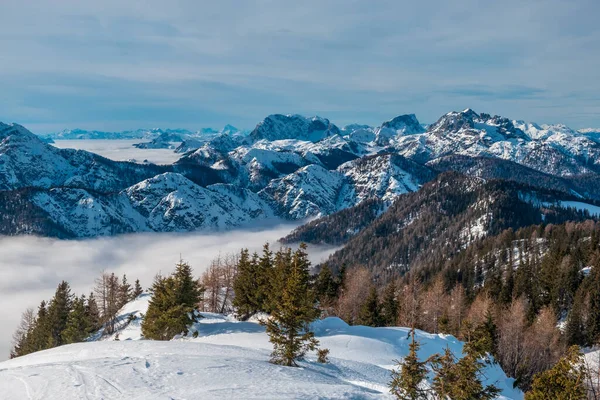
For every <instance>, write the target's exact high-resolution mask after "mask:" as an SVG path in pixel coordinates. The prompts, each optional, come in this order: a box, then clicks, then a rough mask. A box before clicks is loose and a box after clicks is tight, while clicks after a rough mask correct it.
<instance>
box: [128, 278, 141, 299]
mask: <svg viewBox="0 0 600 400" xmlns="http://www.w3.org/2000/svg"><path fill="white" fill-rule="evenodd" d="M142 293H144V289H142V285H140V280H139V279H136V280H135V284H134V286H133V291H132V292H131V297H130V300H135V299H137V298H138V296H139V295H141V294H142Z"/></svg>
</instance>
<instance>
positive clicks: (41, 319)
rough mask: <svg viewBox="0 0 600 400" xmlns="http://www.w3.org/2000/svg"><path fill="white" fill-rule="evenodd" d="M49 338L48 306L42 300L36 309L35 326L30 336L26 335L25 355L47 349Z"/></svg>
mask: <svg viewBox="0 0 600 400" xmlns="http://www.w3.org/2000/svg"><path fill="white" fill-rule="evenodd" d="M49 337H50V321H49V319H48V305H47V304H46V301H44V300H42V302H41V303H40V306H39V307H38V311H37V316H36V319H35V324H34V327H33V330H32V332H31V334H30V335H27V351H26V352H25V354H28V353H33V352H34V351H39V350H44V349H47V348H48V338H49Z"/></svg>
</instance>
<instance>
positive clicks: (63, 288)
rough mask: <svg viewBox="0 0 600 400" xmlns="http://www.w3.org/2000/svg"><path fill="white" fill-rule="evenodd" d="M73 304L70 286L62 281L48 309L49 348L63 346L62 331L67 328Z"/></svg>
mask: <svg viewBox="0 0 600 400" xmlns="http://www.w3.org/2000/svg"><path fill="white" fill-rule="evenodd" d="M72 303H73V295H72V294H71V288H70V287H69V284H68V283H67V282H65V281H62V282H61V283H60V284H59V285H58V287H57V288H56V292H55V294H54V297H53V298H52V300H51V301H50V306H49V307H48V324H49V328H50V329H49V336H48V337H47V341H48V347H56V346H60V345H62V344H63V339H62V336H61V333H62V331H63V330H64V329H65V328H66V326H67V321H68V319H69V313H70V312H71V307H72Z"/></svg>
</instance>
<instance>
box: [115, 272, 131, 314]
mask: <svg viewBox="0 0 600 400" xmlns="http://www.w3.org/2000/svg"><path fill="white" fill-rule="evenodd" d="M130 299H131V285H130V284H129V282H127V275H125V274H123V279H122V280H121V284H120V285H119V294H118V303H119V306H118V308H119V309H121V307H123V306H124V305H125V304H127V303H128V302H129V300H130Z"/></svg>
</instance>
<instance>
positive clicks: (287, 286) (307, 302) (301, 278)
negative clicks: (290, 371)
mask: <svg viewBox="0 0 600 400" xmlns="http://www.w3.org/2000/svg"><path fill="white" fill-rule="evenodd" d="M309 268H310V262H309V261H308V256H307V254H306V245H304V244H301V245H300V248H299V249H298V250H297V251H296V252H295V253H294V255H293V257H292V259H291V260H290V263H289V264H288V265H287V266H286V269H285V274H283V275H282V277H281V279H283V281H282V282H277V285H278V286H280V287H282V288H283V289H282V294H281V298H280V300H279V301H278V302H277V303H276V304H274V306H275V307H274V309H273V311H272V313H271V317H270V318H269V319H267V320H266V321H265V322H264V324H265V325H266V331H267V334H268V335H269V341H270V342H271V343H272V344H273V352H272V353H271V362H272V363H274V364H281V365H285V366H297V363H296V361H297V360H299V359H302V357H303V356H304V355H305V354H306V352H307V351H309V350H315V349H316V348H317V346H318V344H319V342H318V341H317V339H316V338H315V336H314V333H313V332H312V331H311V330H310V323H311V322H312V321H313V320H314V319H315V318H317V316H318V315H319V310H318V309H317V307H316V298H315V295H314V292H313V291H312V290H310V288H309V278H310V274H309Z"/></svg>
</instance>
